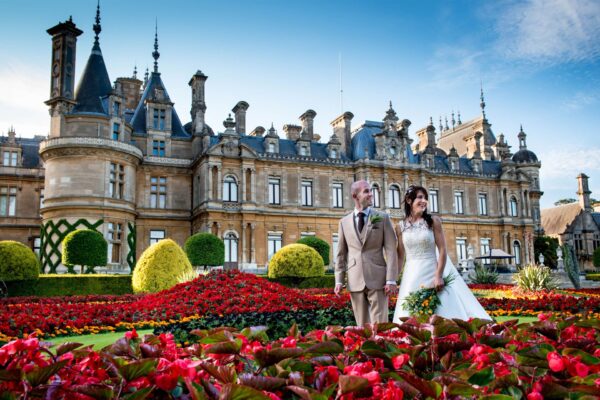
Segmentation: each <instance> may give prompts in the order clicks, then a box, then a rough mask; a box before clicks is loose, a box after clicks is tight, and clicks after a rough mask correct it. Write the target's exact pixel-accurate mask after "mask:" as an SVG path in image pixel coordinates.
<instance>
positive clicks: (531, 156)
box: [512, 149, 538, 163]
mask: <svg viewBox="0 0 600 400" xmlns="http://www.w3.org/2000/svg"><path fill="white" fill-rule="evenodd" d="M512 160H513V161H514V162H517V163H536V162H538V158H537V156H536V155H535V153H534V152H533V151H531V150H527V149H523V150H519V151H517V152H516V153H515V154H514V155H513V156H512Z"/></svg>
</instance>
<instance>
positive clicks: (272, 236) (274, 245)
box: [267, 232, 283, 260]
mask: <svg viewBox="0 0 600 400" xmlns="http://www.w3.org/2000/svg"><path fill="white" fill-rule="evenodd" d="M282 244H283V240H282V238H281V233H272V232H269V234H268V236H267V249H268V251H267V252H268V258H269V260H271V257H273V254H275V253H277V252H278V251H279V249H281V245H282Z"/></svg>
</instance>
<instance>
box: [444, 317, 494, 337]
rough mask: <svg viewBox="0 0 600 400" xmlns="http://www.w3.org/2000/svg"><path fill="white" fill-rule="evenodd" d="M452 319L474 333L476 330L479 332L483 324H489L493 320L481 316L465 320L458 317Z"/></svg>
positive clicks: (470, 332)
mask: <svg viewBox="0 0 600 400" xmlns="http://www.w3.org/2000/svg"><path fill="white" fill-rule="evenodd" d="M452 321H454V322H456V324H457V325H458V326H460V327H462V328H464V329H465V330H466V331H467V332H469V334H471V335H472V334H473V333H475V332H478V331H479V330H480V329H481V327H482V326H485V325H488V324H490V323H491V321H488V320H485V319H480V318H474V319H472V320H471V321H463V320H460V319H457V318H453V319H452Z"/></svg>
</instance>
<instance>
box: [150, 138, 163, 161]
mask: <svg viewBox="0 0 600 400" xmlns="http://www.w3.org/2000/svg"><path fill="white" fill-rule="evenodd" d="M152 155H153V156H157V157H164V156H165V141H164V140H153V141H152Z"/></svg>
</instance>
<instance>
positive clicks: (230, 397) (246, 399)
mask: <svg viewBox="0 0 600 400" xmlns="http://www.w3.org/2000/svg"><path fill="white" fill-rule="evenodd" d="M219 399H220V400H254V399H256V400H271V398H270V397H269V396H267V395H266V394H264V393H263V392H261V391H259V390H256V389H254V388H251V387H249V386H242V385H235V384H233V383H228V384H227V385H225V386H223V389H222V390H221V396H220V397H219Z"/></svg>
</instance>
